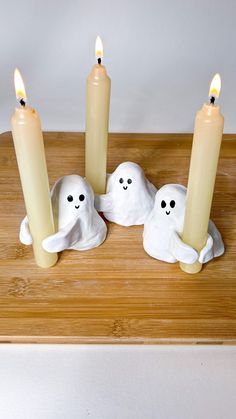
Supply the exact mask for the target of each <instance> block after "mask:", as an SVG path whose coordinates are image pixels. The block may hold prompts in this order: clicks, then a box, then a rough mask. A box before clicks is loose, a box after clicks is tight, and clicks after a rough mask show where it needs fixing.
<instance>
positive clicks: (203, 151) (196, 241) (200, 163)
mask: <svg viewBox="0 0 236 419" xmlns="http://www.w3.org/2000/svg"><path fill="white" fill-rule="evenodd" d="M220 88H221V80H220V76H219V74H216V75H215V77H214V78H213V80H212V83H211V86H210V91H209V96H210V103H209V104H204V105H203V107H202V109H200V111H198V113H197V115H196V119H195V128H194V136H193V146H192V154H191V162H190V169H189V179H188V190H187V202H186V211H185V219H184V230H183V235H182V239H183V241H184V242H185V243H187V244H189V245H190V246H192V247H193V248H195V249H196V250H197V251H200V250H201V249H202V248H203V247H204V246H205V244H206V241H207V231H208V223H209V217H210V212H211V204H212V198H213V192H214V186H215V178H216V171H217V165H218V159H219V153H220V146H221V140H222V133H223V127H224V118H223V116H222V115H221V113H220V108H219V106H216V105H215V99H216V98H217V97H218V96H219V93H220ZM180 267H181V269H182V270H183V271H185V272H187V273H197V272H199V271H200V270H201V268H202V265H201V264H200V263H199V262H196V263H194V264H193V265H188V264H185V263H180Z"/></svg>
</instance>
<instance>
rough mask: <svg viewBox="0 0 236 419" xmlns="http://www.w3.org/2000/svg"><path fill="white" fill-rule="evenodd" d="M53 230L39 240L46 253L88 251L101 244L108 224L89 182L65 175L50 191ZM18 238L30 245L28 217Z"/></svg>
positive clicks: (22, 224) (79, 177) (23, 222)
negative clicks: (96, 202)
mask: <svg viewBox="0 0 236 419" xmlns="http://www.w3.org/2000/svg"><path fill="white" fill-rule="evenodd" d="M51 199H52V209H53V217H54V223H55V229H56V233H55V234H52V235H51V236H49V237H47V238H45V239H44V240H43V241H42V247H43V249H44V250H46V251H47V252H49V253H54V252H61V251H63V250H65V249H74V250H81V251H82V250H89V249H92V248H94V247H97V246H99V245H100V244H102V243H103V241H104V240H105V238H106V234H107V227H106V224H105V222H104V221H103V219H102V218H101V217H100V215H99V214H98V212H97V211H96V209H95V207H94V193H93V190H92V188H91V186H90V185H89V183H88V182H87V181H86V180H85V179H84V178H82V177H81V176H78V175H69V176H64V177H62V178H60V179H58V180H57V181H56V183H55V184H54V186H53V188H52V191H51ZM20 241H21V242H22V243H23V244H26V245H30V244H32V236H31V233H30V229H29V223H28V219H27V217H25V218H24V219H23V221H22V223H21V227H20Z"/></svg>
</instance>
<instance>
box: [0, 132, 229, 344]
mask: <svg viewBox="0 0 236 419" xmlns="http://www.w3.org/2000/svg"><path fill="white" fill-rule="evenodd" d="M44 138H45V149H46V157H47V163H48V172H49V179H50V185H52V184H53V183H54V182H55V180H56V179H57V178H59V177H60V176H63V175H66V174H72V173H77V174H80V175H84V134H81V133H45V134H44ZM191 140H192V136H191V135H180V134H111V135H110V138H109V157H108V171H110V172H111V171H113V170H114V169H115V168H116V166H117V165H118V164H119V163H121V162H123V161H128V160H129V161H134V162H136V163H138V164H140V165H141V166H142V167H143V169H144V171H145V173H146V175H147V177H148V178H149V179H150V181H151V182H153V183H154V184H155V185H156V186H157V187H160V186H161V185H163V184H166V183H181V184H183V185H186V184H187V176H188V166H189V158H190V150H191ZM24 215H25V209H24V202H23V197H22V192H21V187H20V183H19V175H18V170H17V166H16V159H15V153H14V148H13V143H12V138H11V134H10V133H5V134H2V135H1V136H0V342H47V343H53V342H54V343H73V342H74V343H146V344H150V343H191V344H196V343H211V344H215V343H219V344H223V343H224V344H235V343H236V239H235V235H236V135H225V136H224V141H223V145H222V150H221V159H220V163H219V168H218V174H217V181H216V189H215V195H214V202H213V208H212V216H211V218H212V219H213V221H214V222H215V223H216V225H217V227H218V228H219V230H220V231H221V233H222V236H223V239H224V242H225V245H226V253H225V255H224V256H223V257H221V258H218V259H216V260H214V261H212V262H210V263H208V264H207V265H206V266H205V267H204V269H203V270H202V272H201V273H199V274H197V275H193V276H192V275H188V274H185V273H183V272H182V271H181V270H180V269H179V266H178V264H173V265H172V264H167V263H164V262H159V261H157V260H154V259H152V258H151V257H149V256H148V255H147V254H146V253H145V252H144V250H143V247H142V230H143V228H142V226H138V227H130V228H126V227H121V226H118V225H115V224H112V223H108V231H109V232H108V237H107V240H106V241H105V243H104V244H103V245H102V246H100V247H99V248H97V249H94V250H90V251H87V252H81V253H80V252H76V251H65V252H63V253H62V254H61V256H60V260H59V262H58V264H57V265H56V266H55V267H53V268H51V269H46V270H44V269H40V268H38V267H37V266H36V265H35V263H34V259H33V255H32V250H31V247H27V246H23V245H21V244H20V242H19V239H18V234H19V225H20V222H21V220H22V218H23V217H24Z"/></svg>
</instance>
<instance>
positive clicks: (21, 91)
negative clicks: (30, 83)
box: [14, 68, 27, 102]
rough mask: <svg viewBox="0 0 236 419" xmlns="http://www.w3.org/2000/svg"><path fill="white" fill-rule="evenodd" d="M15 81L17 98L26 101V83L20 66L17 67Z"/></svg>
mask: <svg viewBox="0 0 236 419" xmlns="http://www.w3.org/2000/svg"><path fill="white" fill-rule="evenodd" d="M14 83H15V90H16V98H17V99H18V100H19V101H21V100H23V101H24V102H26V101H27V96H26V93H25V85H24V82H23V79H22V76H21V74H20V72H19V70H18V68H16V69H15V72H14Z"/></svg>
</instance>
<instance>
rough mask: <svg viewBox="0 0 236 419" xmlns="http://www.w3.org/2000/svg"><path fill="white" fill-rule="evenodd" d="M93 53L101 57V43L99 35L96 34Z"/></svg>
mask: <svg viewBox="0 0 236 419" xmlns="http://www.w3.org/2000/svg"><path fill="white" fill-rule="evenodd" d="M95 55H96V58H103V44H102V40H101V38H100V36H97V38H96V43H95Z"/></svg>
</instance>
